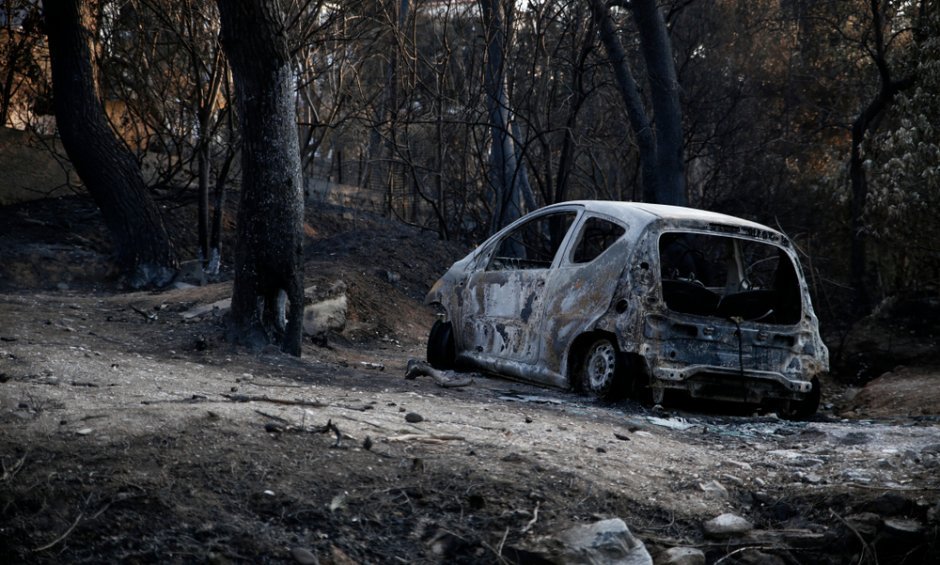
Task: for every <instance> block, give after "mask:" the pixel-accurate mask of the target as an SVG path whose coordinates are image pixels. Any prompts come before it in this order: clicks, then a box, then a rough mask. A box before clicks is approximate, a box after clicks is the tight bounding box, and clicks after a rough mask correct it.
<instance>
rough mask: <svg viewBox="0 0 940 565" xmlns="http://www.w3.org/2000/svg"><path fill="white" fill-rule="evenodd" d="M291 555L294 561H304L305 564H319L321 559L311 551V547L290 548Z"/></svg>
mask: <svg viewBox="0 0 940 565" xmlns="http://www.w3.org/2000/svg"><path fill="white" fill-rule="evenodd" d="M290 554H291V557H293V558H294V561H296V562H297V563H302V564H303V565H319V563H320V560H319V559H317V556H316V555H314V554H313V553H311V552H310V550H309V549H304V548H302V547H295V548H293V549H291V550H290Z"/></svg>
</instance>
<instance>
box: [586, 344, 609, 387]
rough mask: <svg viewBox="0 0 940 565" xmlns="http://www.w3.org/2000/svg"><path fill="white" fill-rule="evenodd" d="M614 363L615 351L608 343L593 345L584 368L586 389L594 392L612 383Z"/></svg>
mask: <svg viewBox="0 0 940 565" xmlns="http://www.w3.org/2000/svg"><path fill="white" fill-rule="evenodd" d="M616 363H617V357H616V351H614V346H613V345H612V344H611V343H610V342H609V341H601V342H599V343H596V344H594V346H593V347H591V351H590V353H588V357H587V360H586V362H585V366H584V370H585V375H586V376H587V379H586V380H587V385H588V388H590V389H591V390H592V391H595V392H596V391H600V390H604V388H606V387H607V386H608V385H609V384H610V383H611V382H613V379H614V372H615V371H616V366H617V365H616Z"/></svg>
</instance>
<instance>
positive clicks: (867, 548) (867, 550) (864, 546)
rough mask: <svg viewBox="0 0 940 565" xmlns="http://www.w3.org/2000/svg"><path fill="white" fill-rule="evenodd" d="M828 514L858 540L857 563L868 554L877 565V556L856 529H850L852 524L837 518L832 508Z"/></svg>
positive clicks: (840, 517)
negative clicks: (859, 544) (860, 545)
mask: <svg viewBox="0 0 940 565" xmlns="http://www.w3.org/2000/svg"><path fill="white" fill-rule="evenodd" d="M829 513H830V514H832V515H833V516H835V517H836V518H838V519H839V521H840V522H842V523H843V524H845V527H846V528H848V529H849V530H851V532H852V533H853V534H855V537H857V538H858V541H859V543H861V544H862V554H861V555H860V556H859V558H858V562H859V563H861V562H862V560H863V559H864V558H865V554H866V553H870V554H871V555H872V556H874V558H875V563H876V565H877V563H878V554H877V553H875V552H874V551H873V550H872V548H871V546H870V545H869V544H868V542H867V541H865V538H864V536H862V534H861V533H860V532H859V531H858V530H857V529H855V528H854V527H852V524H850V523H849V522H848V520H846V519H845V518H843V517H842V516H839V514H838V513H837V512H836V511H835V510H833V509H832V508H830V509H829Z"/></svg>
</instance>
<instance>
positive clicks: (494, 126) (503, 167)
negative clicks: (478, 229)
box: [480, 0, 533, 233]
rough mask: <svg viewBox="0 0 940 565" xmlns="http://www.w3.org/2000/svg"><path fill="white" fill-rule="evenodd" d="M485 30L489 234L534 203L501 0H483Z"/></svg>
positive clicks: (482, 9)
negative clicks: (516, 123) (516, 117)
mask: <svg viewBox="0 0 940 565" xmlns="http://www.w3.org/2000/svg"><path fill="white" fill-rule="evenodd" d="M480 8H481V10H480V11H481V13H482V15H483V27H484V29H485V30H486V69H485V75H484V88H485V90H486V97H487V105H488V108H489V116H490V130H491V132H492V145H491V148H490V184H491V185H492V187H493V191H494V193H495V194H494V196H495V197H494V199H493V214H492V218H491V221H490V231H491V232H492V233H496V232H497V231H499V230H500V229H502V228H503V227H505V226H507V225H509V224H510V223H512V222H513V221H514V220H516V219H517V218H519V217H521V216H522V215H523V213H524V212H525V207H526V203H527V202H532V201H533V198H532V188H531V186H529V182H528V177H527V176H526V174H525V169H524V168H523V165H522V162H521V159H520V158H519V152H518V147H517V145H518V144H517V143H516V137H515V136H514V135H513V124H512V123H511V119H510V103H509V93H508V92H507V91H506V68H505V61H504V59H505V53H506V46H507V38H506V33H505V31H504V28H505V29H509V28H510V27H511V26H507V25H506V21H505V20H506V17H505V10H504V9H503V4H502V0H480Z"/></svg>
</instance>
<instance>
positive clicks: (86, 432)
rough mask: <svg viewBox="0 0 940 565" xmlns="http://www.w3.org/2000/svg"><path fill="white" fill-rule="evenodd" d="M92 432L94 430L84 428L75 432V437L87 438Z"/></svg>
mask: <svg viewBox="0 0 940 565" xmlns="http://www.w3.org/2000/svg"><path fill="white" fill-rule="evenodd" d="M92 431H93V430H92V429H91V428H82V429H80V430H75V435H79V436H87V435H88V434H90V433H91V432H92Z"/></svg>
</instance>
